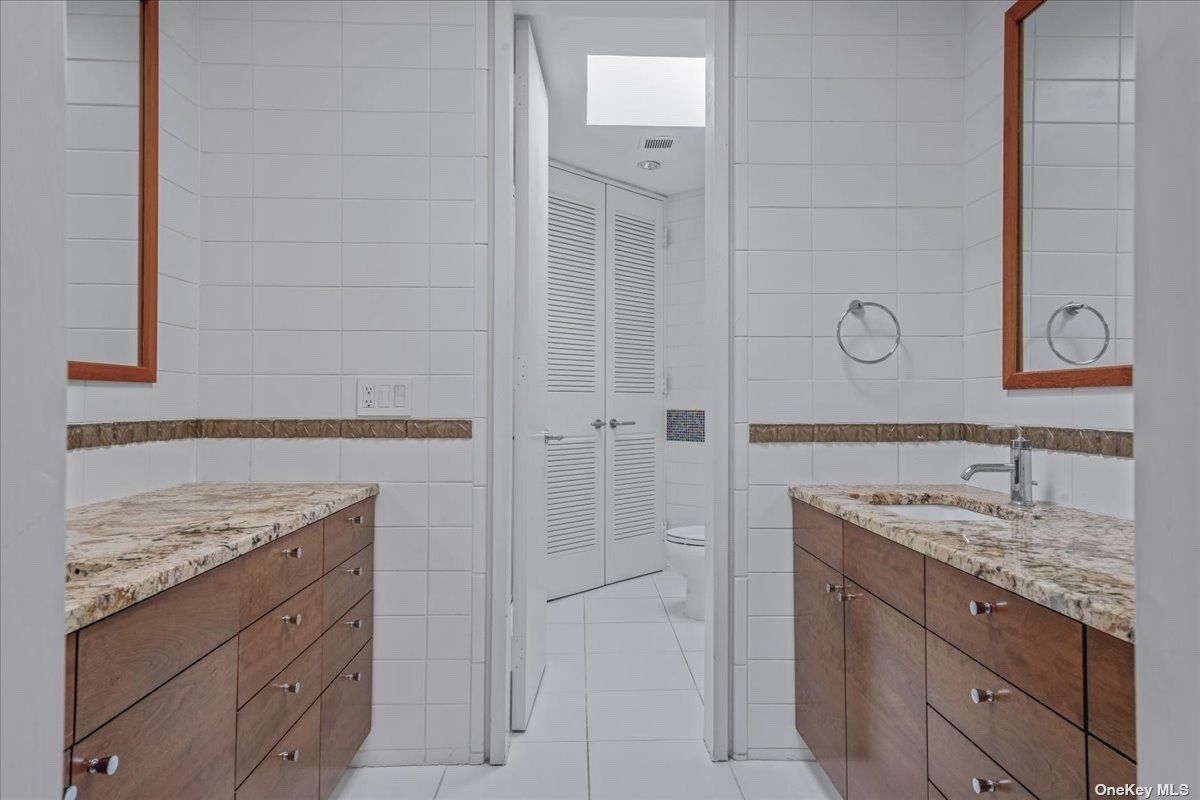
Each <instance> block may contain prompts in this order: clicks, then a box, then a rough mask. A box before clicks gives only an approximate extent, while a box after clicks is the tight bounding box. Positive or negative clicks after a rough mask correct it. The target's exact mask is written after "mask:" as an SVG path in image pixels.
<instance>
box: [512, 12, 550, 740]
mask: <svg viewBox="0 0 1200 800" xmlns="http://www.w3.org/2000/svg"><path fill="white" fill-rule="evenodd" d="M514 44H515V51H514V55H515V58H516V80H515V84H514V89H515V98H514V107H515V108H514V133H515V141H516V150H515V153H514V154H513V155H514V182H515V184H516V186H515V189H516V209H517V220H516V234H517V235H516V259H515V267H516V306H515V309H514V310H515V312H516V315H515V318H516V320H517V325H516V341H515V349H516V365H515V367H516V369H515V372H516V375H515V378H516V380H515V386H514V398H513V438H514V441H513V463H514V464H515V465H517V468H518V469H521V470H522V472H523V473H524V474H523V476H522V480H520V481H517V482H516V483H515V486H516V487H517V491H516V492H514V496H513V531H512V536H513V550H512V557H513V565H512V575H513V591H512V597H513V621H512V626H513V642H512V663H513V671H512V727H513V730H518V731H523V730H525V728H526V727H527V726H528V724H529V716H530V714H531V713H532V712H533V703H534V701H535V700H536V699H537V692H538V687H539V686H540V685H541V682H542V673H543V672H544V671H545V669H546V599H547V594H546V578H547V571H546V508H547V506H546V497H547V484H546V479H547V475H546V470H545V464H546V451H547V446H548V444H549V442H550V440H551V436H552V435H553V434H552V432H551V431H550V430H549V429H548V425H549V414H548V404H547V393H546V342H547V338H546V332H547V326H546V315H545V313H544V311H543V309H545V307H546V297H547V287H546V277H547V276H546V255H547V218H548V216H547V215H548V212H547V206H546V203H547V193H548V190H549V157H550V150H549V140H550V122H549V119H550V117H549V109H548V101H547V97H546V85H545V83H544V82H543V80H542V71H541V67H540V66H539V64H538V57H537V49H536V48H535V47H534V43H533V32H532V29H531V28H530V25H529V21H528V20H526V19H521V20H517V22H516V36H515V43H514Z"/></svg>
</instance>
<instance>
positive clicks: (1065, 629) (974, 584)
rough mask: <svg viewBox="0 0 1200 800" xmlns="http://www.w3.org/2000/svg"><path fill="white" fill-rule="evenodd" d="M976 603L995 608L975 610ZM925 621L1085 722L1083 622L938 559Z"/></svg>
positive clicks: (930, 564)
mask: <svg viewBox="0 0 1200 800" xmlns="http://www.w3.org/2000/svg"><path fill="white" fill-rule="evenodd" d="M973 602H974V603H976V604H978V605H979V606H981V605H982V604H983V603H991V604H992V606H991V608H992V609H993V610H992V611H991V613H984V612H983V610H982V608H981V609H980V611H979V613H977V614H972V613H971V611H970V607H971V604H972V603H973ZM925 620H926V627H928V628H929V630H931V631H933V632H934V633H936V634H937V635H938V636H941V637H942V638H943V639H945V640H946V641H948V642H950V644H952V645H954V646H955V647H957V648H958V649H960V650H962V651H963V652H965V653H966V654H967V655H969V656H971V657H972V658H974V659H975V660H976V661H979V662H980V663H982V664H983V665H984V666H986V667H988V668H989V669H991V670H993V671H994V672H996V673H998V674H999V675H1000V676H1001V677H1003V678H1004V679H1005V680H1007V681H1011V682H1012V683H1014V684H1016V685H1017V686H1020V687H1021V688H1022V689H1023V690H1025V691H1026V692H1028V693H1029V694H1031V695H1033V696H1034V697H1035V698H1037V699H1038V700H1040V701H1042V702H1043V703H1045V704H1046V705H1048V706H1050V708H1052V709H1054V710H1055V711H1057V712H1058V713H1059V714H1062V715H1063V716H1064V717H1066V718H1067V719H1069V720H1070V721H1071V722H1074V723H1075V724H1076V725H1078V726H1079V727H1081V728H1082V727H1083V625H1082V624H1080V623H1079V622H1076V621H1075V620H1072V619H1068V618H1067V617H1064V616H1062V615H1061V614H1057V613H1055V612H1053V611H1051V610H1049V609H1048V608H1043V607H1042V606H1040V605H1038V604H1037V603H1034V602H1031V601H1029V600H1026V599H1025V598H1023V597H1018V596H1017V595H1015V594H1013V593H1012V592H1008V591H1005V590H1004V589H1001V588H1000V587H998V586H993V585H992V584H990V583H987V582H986V581H983V580H980V579H979V578H976V577H974V576H973V575H969V574H967V573H966V572H963V571H961V570H958V569H955V568H954V567H951V566H949V565H947V564H943V563H941V562H940V561H935V560H934V559H931V558H927V559H926V560H925ZM935 783H936V781H935ZM938 787H939V788H940V789H942V791H945V790H946V787H945V786H942V785H941V784H938Z"/></svg>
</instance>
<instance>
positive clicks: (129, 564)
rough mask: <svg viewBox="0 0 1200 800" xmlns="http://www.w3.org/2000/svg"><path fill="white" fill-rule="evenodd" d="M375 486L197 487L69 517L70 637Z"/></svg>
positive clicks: (93, 507) (355, 499) (374, 490)
mask: <svg viewBox="0 0 1200 800" xmlns="http://www.w3.org/2000/svg"><path fill="white" fill-rule="evenodd" d="M378 493H379V487H378V486H377V485H376V484H373V483H197V484H188V485H186V486H178V487H175V488H173V489H161V490H159V491H155V492H146V493H145V494H137V495H133V496H131V497H123V498H121V499H119V500H109V501H107V502H103V503H94V504H92V505H87V506H79V507H77V508H71V509H68V510H67V563H66V581H67V586H66V611H67V630H66V632H67V633H70V632H71V631H74V630H78V629H79V628H82V627H84V626H85V625H90V624H91V623H93V622H96V621H97V620H101V619H103V618H104V617H107V616H109V615H110V614H115V613H116V612H118V611H120V610H122V609H124V608H128V607H129V606H131V605H133V604H134V603H137V602H139V601H141V600H145V599H146V598H148V597H152V596H154V595H156V594H158V593H159V592H161V591H163V590H165V589H170V588H171V587H172V586H175V585H176V584H179V583H182V582H183V581H186V580H187V579H188V578H194V577H196V576H197V575H199V574H201V573H202V572H206V571H208V570H210V569H212V568H213V567H216V566H219V565H221V564H224V563H225V562H226V561H231V560H233V559H234V558H237V557H238V556H240V555H245V554H246V553H248V552H250V551H251V550H253V549H255V548H257V547H261V546H262V545H264V544H267V543H268V542H271V541H274V540H275V539H278V538H279V537H281V536H284V535H286V534H288V533H291V532H292V531H296V530H299V529H300V528H303V527H304V526H305V525H308V524H309V523H312V522H316V521H317V520H319V519H321V518H323V517H326V516H329V515H330V514H332V513H333V512H335V511H338V510H339V509H342V508H345V507H347V506H349V505H352V504H354V503H357V502H358V501H360V500H365V499H366V498H368V497H372V496H374V495H376V494H378Z"/></svg>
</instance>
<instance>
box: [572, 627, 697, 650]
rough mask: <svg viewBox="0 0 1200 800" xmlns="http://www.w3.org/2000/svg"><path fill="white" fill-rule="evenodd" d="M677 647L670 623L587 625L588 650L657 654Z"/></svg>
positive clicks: (677, 642)
mask: <svg viewBox="0 0 1200 800" xmlns="http://www.w3.org/2000/svg"><path fill="white" fill-rule="evenodd" d="M702 633H703V632H702ZM701 646H703V644H701ZM678 649H679V640H678V639H677V638H676V636H675V630H674V629H673V628H672V627H671V625H670V623H667V622H597V623H592V624H591V625H588V626H587V651H588V652H589V653H655V652H671V651H675V650H678Z"/></svg>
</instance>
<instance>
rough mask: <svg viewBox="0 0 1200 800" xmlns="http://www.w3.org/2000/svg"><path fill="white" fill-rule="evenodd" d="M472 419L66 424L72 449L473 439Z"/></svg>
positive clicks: (154, 421)
mask: <svg viewBox="0 0 1200 800" xmlns="http://www.w3.org/2000/svg"><path fill="white" fill-rule="evenodd" d="M471 434H472V431H471V420H469V419H180V420H142V421H137V422H90V423H83V424H75V425H68V426H67V449H68V450H84V449H87V448H92V447H112V446H114V445H123V444H139V443H142V442H170V441H175V440H179V439H470V438H471Z"/></svg>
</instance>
